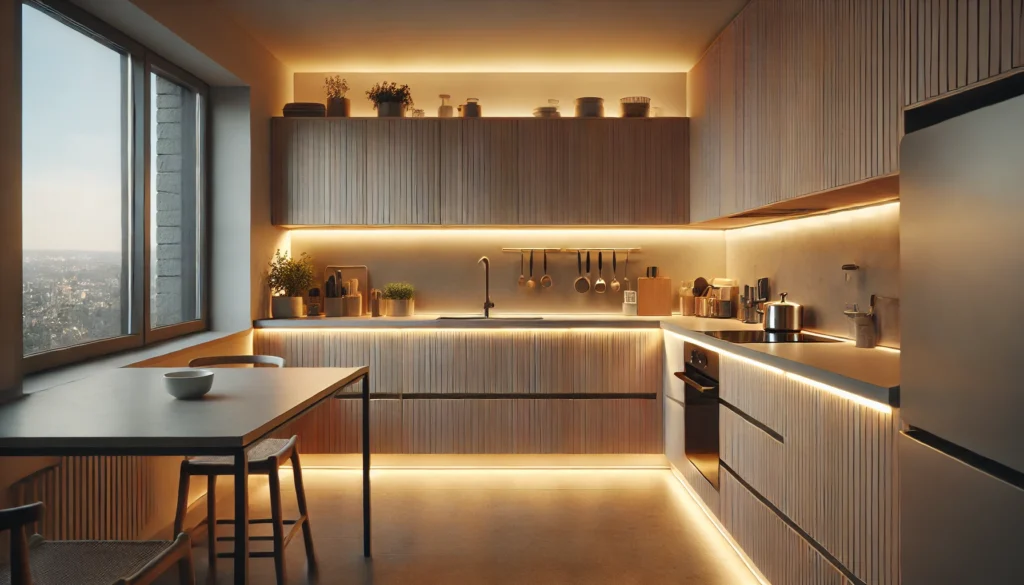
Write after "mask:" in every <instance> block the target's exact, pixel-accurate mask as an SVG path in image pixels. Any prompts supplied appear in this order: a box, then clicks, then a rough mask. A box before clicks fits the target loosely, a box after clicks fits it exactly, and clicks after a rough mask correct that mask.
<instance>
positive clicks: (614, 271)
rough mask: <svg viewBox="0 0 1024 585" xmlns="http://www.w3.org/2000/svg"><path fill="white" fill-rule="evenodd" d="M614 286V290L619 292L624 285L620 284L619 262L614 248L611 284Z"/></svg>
mask: <svg viewBox="0 0 1024 585" xmlns="http://www.w3.org/2000/svg"><path fill="white" fill-rule="evenodd" d="M609 286H611V287H612V292H619V289H620V288H622V285H621V284H619V263H618V260H617V255H616V254H615V250H612V283H611V285H609Z"/></svg>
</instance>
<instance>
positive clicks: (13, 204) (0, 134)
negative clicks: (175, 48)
mask: <svg viewBox="0 0 1024 585" xmlns="http://www.w3.org/2000/svg"><path fill="white" fill-rule="evenodd" d="M12 80H18V81H17V82H12ZM20 80H21V2H20V1H19V0H0V152H2V153H3V155H2V156H0V273H2V274H3V275H4V278H2V279H0V403H2V402H4V401H5V400H6V399H8V398H11V397H14V396H17V395H19V394H21V357H22V356H21V353H22V341H21V336H22V330H21V83H20Z"/></svg>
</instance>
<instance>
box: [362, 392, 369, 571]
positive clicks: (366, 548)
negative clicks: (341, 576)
mask: <svg viewBox="0 0 1024 585" xmlns="http://www.w3.org/2000/svg"><path fill="white" fill-rule="evenodd" d="M363 556H364V557H367V558H369V556H370V374H366V375H365V376H363Z"/></svg>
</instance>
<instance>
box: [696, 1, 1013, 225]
mask: <svg viewBox="0 0 1024 585" xmlns="http://www.w3.org/2000/svg"><path fill="white" fill-rule="evenodd" d="M1014 1H1016V0H1014ZM902 6H903V0H837V1H834V2H819V1H816V0H753V1H752V2H751V3H750V4H748V5H747V7H746V8H744V10H743V11H742V12H740V14H739V15H738V16H737V17H736V18H735V19H734V20H733V22H731V23H730V24H729V25H728V26H727V27H726V29H725V30H724V31H723V32H722V34H721V35H720V36H719V38H718V39H717V40H716V41H715V42H714V43H713V44H712V46H711V47H710V48H709V49H708V51H707V52H706V53H705V55H704V56H703V57H702V58H701V60H700V61H699V62H698V63H697V64H696V65H695V66H694V67H693V69H691V71H690V73H689V74H688V75H687V109H688V113H689V115H690V124H691V147H690V160H691V175H690V177H691V178H690V216H691V217H690V219H691V222H699V221H705V220H709V219H715V218H718V217H723V216H728V215H733V214H736V213H740V212H744V211H748V210H752V209H756V208H759V207H763V206H766V205H771V204H773V203H778V202H781V201H786V200H789V199H793V198H796V197H801V196H804V195H810V194H813V193H820V192H824V191H829V190H832V189H837V188H840V187H844V186H848V185H853V184H857V183H861V182H864V181H867V180H870V179H875V178H878V177H884V176H888V175H891V174H893V173H895V172H897V170H898V146H899V139H900V137H901V136H902V132H903V127H902V107H901V106H902V100H901V97H900V88H901V82H900V71H901V64H900V58H901V38H900V35H901V33H902V30H903V29H902V26H903V23H902V20H901V19H902Z"/></svg>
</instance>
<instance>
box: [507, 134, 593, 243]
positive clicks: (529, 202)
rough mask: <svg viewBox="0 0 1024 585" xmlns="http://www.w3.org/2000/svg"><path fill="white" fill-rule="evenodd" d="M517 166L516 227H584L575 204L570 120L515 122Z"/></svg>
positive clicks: (573, 160)
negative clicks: (581, 225)
mask: <svg viewBox="0 0 1024 585" xmlns="http://www.w3.org/2000/svg"><path fill="white" fill-rule="evenodd" d="M517 127H518V132H517V134H518V138H519V139H518V141H517V148H518V153H517V157H516V158H517V165H518V174H519V196H518V198H519V203H518V209H519V223H520V224H521V225H573V224H582V223H585V222H584V220H583V215H582V214H583V211H582V209H581V205H580V203H579V202H578V201H576V198H575V194H576V187H575V185H576V179H575V176H574V174H573V173H572V172H571V169H572V165H573V164H574V162H575V156H574V155H573V152H572V149H573V147H574V144H575V142H574V132H573V124H572V121H571V120H560V119H536V120H519V121H517Z"/></svg>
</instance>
